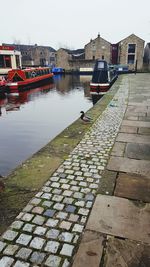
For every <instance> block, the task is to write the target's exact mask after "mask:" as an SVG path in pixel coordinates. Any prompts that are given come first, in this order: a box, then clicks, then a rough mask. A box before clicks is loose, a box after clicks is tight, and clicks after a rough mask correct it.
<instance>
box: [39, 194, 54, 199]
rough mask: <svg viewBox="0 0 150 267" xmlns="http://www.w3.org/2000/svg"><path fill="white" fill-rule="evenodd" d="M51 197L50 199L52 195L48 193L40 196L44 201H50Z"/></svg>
mask: <svg viewBox="0 0 150 267" xmlns="http://www.w3.org/2000/svg"><path fill="white" fill-rule="evenodd" d="M51 197H52V194H50V193H44V194H43V195H42V196H41V198H44V199H51Z"/></svg>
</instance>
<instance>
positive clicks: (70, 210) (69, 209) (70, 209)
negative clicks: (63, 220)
mask: <svg viewBox="0 0 150 267" xmlns="http://www.w3.org/2000/svg"><path fill="white" fill-rule="evenodd" d="M75 210H76V207H75V206H73V205H68V206H67V207H66V208H65V211H66V212H71V213H74V212H75Z"/></svg>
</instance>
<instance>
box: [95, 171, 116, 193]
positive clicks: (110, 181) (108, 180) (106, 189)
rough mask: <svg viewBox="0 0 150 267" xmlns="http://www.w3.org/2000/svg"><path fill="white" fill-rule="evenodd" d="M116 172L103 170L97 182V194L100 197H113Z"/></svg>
mask: <svg viewBox="0 0 150 267" xmlns="http://www.w3.org/2000/svg"><path fill="white" fill-rule="evenodd" d="M116 178H117V172H113V171H108V170H105V171H104V173H103V176H102V178H101V179H100V182H99V189H98V191H97V192H98V193H100V194H102V195H113V193H114V188H115V184H116Z"/></svg>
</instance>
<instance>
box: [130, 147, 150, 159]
mask: <svg viewBox="0 0 150 267" xmlns="http://www.w3.org/2000/svg"><path fill="white" fill-rule="evenodd" d="M125 157H127V158H134V159H144V160H150V145H149V144H137V143H131V144H127V146H126V151H125Z"/></svg>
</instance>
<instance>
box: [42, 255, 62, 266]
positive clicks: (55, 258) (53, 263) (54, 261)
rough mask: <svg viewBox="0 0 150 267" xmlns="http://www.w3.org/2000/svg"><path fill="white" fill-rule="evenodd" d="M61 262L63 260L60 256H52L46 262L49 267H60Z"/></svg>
mask: <svg viewBox="0 0 150 267" xmlns="http://www.w3.org/2000/svg"><path fill="white" fill-rule="evenodd" d="M60 262H61V258H60V257H58V256H54V255H50V256H49V257H48V258H47V260H46V262H45V265H46V266H48V267H59V264H60Z"/></svg>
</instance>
